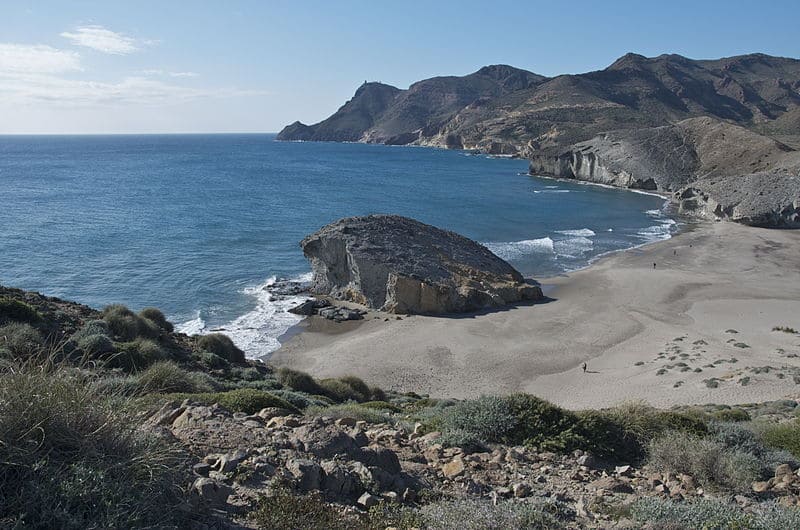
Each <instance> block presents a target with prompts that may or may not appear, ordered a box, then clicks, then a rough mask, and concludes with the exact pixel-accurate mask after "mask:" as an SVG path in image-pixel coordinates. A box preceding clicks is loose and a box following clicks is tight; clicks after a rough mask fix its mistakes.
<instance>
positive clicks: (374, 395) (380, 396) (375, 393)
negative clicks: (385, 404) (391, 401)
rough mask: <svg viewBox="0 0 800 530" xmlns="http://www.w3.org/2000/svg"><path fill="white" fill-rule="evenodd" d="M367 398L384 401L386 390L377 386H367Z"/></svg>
mask: <svg viewBox="0 0 800 530" xmlns="http://www.w3.org/2000/svg"><path fill="white" fill-rule="evenodd" d="M369 399H371V400H372V401H386V392H384V391H383V389H381V388H378V387H377V386H371V387H369Z"/></svg>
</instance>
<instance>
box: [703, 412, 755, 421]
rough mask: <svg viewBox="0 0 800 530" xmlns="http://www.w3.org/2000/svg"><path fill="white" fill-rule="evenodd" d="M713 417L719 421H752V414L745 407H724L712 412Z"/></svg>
mask: <svg viewBox="0 0 800 530" xmlns="http://www.w3.org/2000/svg"><path fill="white" fill-rule="evenodd" d="M711 417H712V418H714V419H715V420H718V421H729V422H738V421H750V414H748V413H747V411H746V410H743V409H722V410H717V411H715V412H712V413H711Z"/></svg>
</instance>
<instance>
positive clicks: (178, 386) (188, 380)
mask: <svg viewBox="0 0 800 530" xmlns="http://www.w3.org/2000/svg"><path fill="white" fill-rule="evenodd" d="M204 375H205V374H200V372H187V371H186V370H184V369H183V368H181V367H180V366H178V365H177V364H175V363H174V362H172V361H159V362H157V363H155V364H153V365H151V366H150V367H148V368H147V369H146V370H144V371H143V372H142V373H140V374H139V388H140V389H141V392H142V393H145V394H149V393H155V394H170V393H176V392H182V393H190V394H191V393H196V392H209V391H211V390H213V387H211V385H209V383H208V381H207V380H206V378H205V377H204Z"/></svg>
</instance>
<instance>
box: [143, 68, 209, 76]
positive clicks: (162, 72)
mask: <svg viewBox="0 0 800 530" xmlns="http://www.w3.org/2000/svg"><path fill="white" fill-rule="evenodd" d="M141 73H142V75H146V76H169V77H198V76H199V75H200V74H198V73H197V72H169V71H166V70H161V69H159V68H151V69H149V70H142V72H141Z"/></svg>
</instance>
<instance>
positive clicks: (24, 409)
mask: <svg viewBox="0 0 800 530" xmlns="http://www.w3.org/2000/svg"><path fill="white" fill-rule="evenodd" d="M123 405H124V400H122V399H121V398H120V397H118V396H108V395H102V394H98V393H97V392H96V389H95V388H94V387H93V386H92V385H91V384H88V382H87V381H86V380H84V379H81V378H80V377H78V376H77V375H76V374H75V373H72V372H67V371H65V370H60V369H53V368H48V367H44V369H43V367H42V366H41V365H38V366H36V367H35V368H34V367H25V366H23V367H17V369H15V370H14V371H13V372H8V373H4V374H3V376H2V377H0V499H1V500H2V502H0V521H2V526H3V527H5V528H63V529H68V530H71V529H76V530H77V529H84V528H133V527H136V528H142V527H148V528H156V527H158V528H163V527H188V526H190V520H189V519H190V518H191V512H189V511H187V510H182V509H180V505H181V504H183V502H184V500H183V496H182V492H181V486H182V485H183V484H185V483H186V482H187V481H188V480H189V477H188V476H186V475H185V474H184V473H183V471H182V470H185V469H186V467H187V465H186V463H185V462H184V459H183V457H182V455H180V454H178V453H176V452H175V449H173V448H171V447H169V446H167V445H166V444H164V443H163V442H162V441H160V440H158V439H157V438H155V437H153V436H151V435H149V434H147V433H145V432H143V431H141V430H138V429H137V428H136V427H137V425H138V424H137V422H135V421H132V418H129V417H128V416H126V415H125V414H124V413H123V412H122V411H123V410H125V407H124V406H123Z"/></svg>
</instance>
